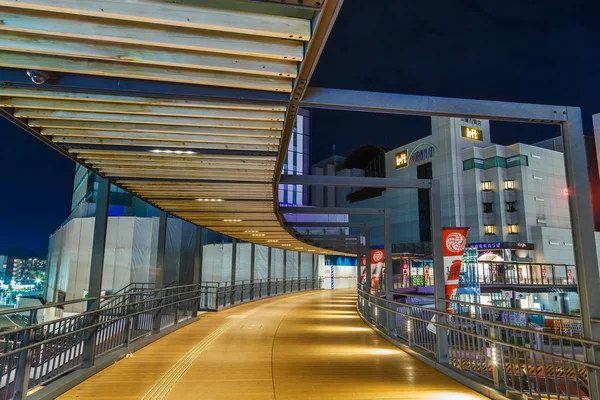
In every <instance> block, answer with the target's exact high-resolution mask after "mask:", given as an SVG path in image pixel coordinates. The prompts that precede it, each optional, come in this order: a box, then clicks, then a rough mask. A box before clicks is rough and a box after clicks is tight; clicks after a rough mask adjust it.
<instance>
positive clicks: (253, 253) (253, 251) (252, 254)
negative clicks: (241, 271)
mask: <svg viewBox="0 0 600 400" xmlns="http://www.w3.org/2000/svg"><path fill="white" fill-rule="evenodd" d="M255 256H256V245H255V244H254V243H252V244H251V245H250V300H253V299H254V290H255V288H254V272H255V270H254V259H255Z"/></svg>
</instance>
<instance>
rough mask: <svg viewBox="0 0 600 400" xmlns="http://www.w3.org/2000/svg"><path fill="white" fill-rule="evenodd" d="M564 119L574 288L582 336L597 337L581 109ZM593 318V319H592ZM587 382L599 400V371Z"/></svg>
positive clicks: (593, 355) (597, 274)
mask: <svg viewBox="0 0 600 400" xmlns="http://www.w3.org/2000/svg"><path fill="white" fill-rule="evenodd" d="M567 114H568V121H567V122H565V123H563V124H562V137H563V143H564V156H565V171H566V175H567V185H568V188H569V209H570V216H571V232H572V235H573V250H574V253H575V268H576V271H577V288H578V291H579V303H580V306H581V324H582V330H583V337H584V338H585V339H589V340H599V339H600V322H598V318H600V294H599V293H598V287H599V286H600V271H599V270H598V256H597V253H596V241H595V239H594V237H595V236H594V215H593V212H592V204H591V195H590V186H589V180H588V170H587V167H588V165H587V160H586V152H585V143H584V137H583V125H582V120H581V110H580V109H579V108H575V107H568V108H567ZM594 320H596V322H594ZM584 352H585V360H586V361H587V362H589V363H594V364H598V363H600V348H598V347H594V346H586V347H585V349H584ZM588 373H589V375H588V384H589V389H590V394H591V398H592V399H594V400H596V399H600V376H599V375H600V374H599V373H598V372H597V370H593V369H588Z"/></svg>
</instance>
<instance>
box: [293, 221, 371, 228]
mask: <svg viewBox="0 0 600 400" xmlns="http://www.w3.org/2000/svg"><path fill="white" fill-rule="evenodd" d="M287 225H288V226H290V227H294V228H364V227H366V226H367V224H366V223H361V222H289V223H288V224H287Z"/></svg>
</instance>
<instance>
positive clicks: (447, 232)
mask: <svg viewBox="0 0 600 400" xmlns="http://www.w3.org/2000/svg"><path fill="white" fill-rule="evenodd" d="M467 233H469V228H444V229H442V240H443V243H444V270H446V299H448V300H450V299H451V298H452V295H453V294H455V293H456V290H457V289H458V278H459V277H460V270H461V268H462V259H463V255H464V253H465V245H466V244H467ZM446 308H447V310H448V312H449V313H451V312H452V306H451V304H450V303H446Z"/></svg>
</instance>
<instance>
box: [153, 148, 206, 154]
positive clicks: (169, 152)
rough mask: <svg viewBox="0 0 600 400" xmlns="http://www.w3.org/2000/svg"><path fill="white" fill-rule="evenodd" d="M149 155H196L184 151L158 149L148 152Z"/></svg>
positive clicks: (193, 152) (192, 152)
mask: <svg viewBox="0 0 600 400" xmlns="http://www.w3.org/2000/svg"><path fill="white" fill-rule="evenodd" d="M150 153H156V154H161V153H163V154H196V152H195V151H189V150H188V151H185V150H160V149H154V150H150Z"/></svg>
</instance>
